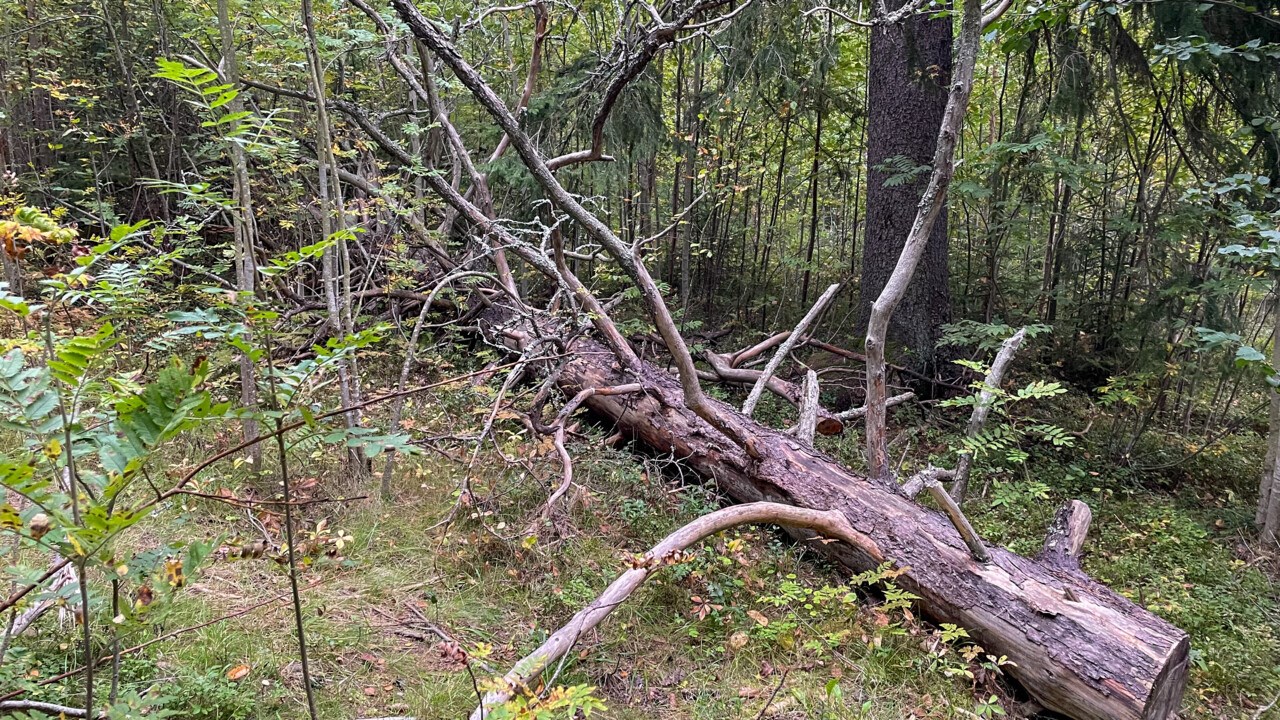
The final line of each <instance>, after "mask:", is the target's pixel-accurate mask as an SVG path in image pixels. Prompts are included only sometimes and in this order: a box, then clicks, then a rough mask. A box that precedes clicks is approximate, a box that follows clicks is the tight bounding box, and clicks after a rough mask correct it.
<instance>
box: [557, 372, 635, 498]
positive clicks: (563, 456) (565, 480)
mask: <svg viewBox="0 0 1280 720" xmlns="http://www.w3.org/2000/svg"><path fill="white" fill-rule="evenodd" d="M643 391H644V386H643V385H641V384H639V383H632V384H630V385H616V386H614V387H607V388H583V389H582V390H581V391H580V392H579V393H578V394H577V395H574V396H573V398H572V399H571V400H569V402H567V403H565V406H564V407H563V408H561V409H560V414H559V415H557V416H556V420H555V423H554V424H553V428H554V432H553V433H552V442H553V443H554V444H555V448H556V454H557V455H559V456H560V466H561V467H562V468H563V475H562V478H561V480H560V486H559V487H557V488H556V489H555V492H553V493H551V496H550V497H548V498H547V502H546V504H545V505H543V510H542V517H543V518H549V517H550V516H551V513H552V512H554V510H555V506H556V503H557V502H559V500H560V498H561V497H562V496H563V495H564V494H565V493H566V492H568V491H569V488H570V486H572V485H573V458H571V457H570V456H569V451H568V450H567V449H566V448H565V446H564V442H565V433H566V432H567V431H566V426H567V425H568V423H569V416H570V415H573V413H574V411H576V410H577V409H578V408H579V407H581V406H582V403H584V402H586V400H587V398H590V397H594V396H596V395H625V394H628V393H636V392H643Z"/></svg>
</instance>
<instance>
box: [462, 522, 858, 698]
mask: <svg viewBox="0 0 1280 720" xmlns="http://www.w3.org/2000/svg"><path fill="white" fill-rule="evenodd" d="M752 523H769V524H777V525H785V526H788V527H796V528H806V529H808V530H812V531H814V532H817V533H820V534H821V535H823V536H826V537H829V538H836V539H840V540H844V541H845V542H848V543H851V544H855V545H858V544H862V545H866V544H867V543H868V542H869V541H868V540H867V539H866V537H865V536H863V535H862V534H860V533H858V532H857V531H856V530H854V529H853V527H852V526H850V525H849V522H848V521H847V520H845V518H844V516H843V515H841V514H840V513H838V512H834V511H823V510H810V509H807V508H799V507H795V506H793V505H783V504H781V503H771V502H757V503H748V504H746V505H735V506H733V507H728V508H725V509H723V510H717V511H715V512H713V513H710V514H707V515H704V516H702V517H700V518H698V519H697V520H694V521H693V522H691V523H689V524H688V525H685V526H684V527H682V528H680V529H679V530H676V531H675V532H673V533H671V534H670V535H668V536H667V537H666V538H664V539H663V540H662V541H661V542H659V543H658V544H657V545H655V546H654V547H653V549H651V550H650V551H649V552H647V553H645V554H644V556H643V557H641V558H637V559H635V560H634V561H632V563H631V565H632V568H631V569H630V570H627V571H626V572H624V573H622V575H620V576H618V578H617V579H616V580H614V581H613V582H612V583H611V584H610V585H609V587H607V588H605V591H604V592H602V593H601V594H600V596H599V597H597V598H596V599H595V600H594V601H592V602H591V604H589V605H587V607H585V608H583V609H582V610H579V611H578V613H577V614H575V615H574V616H573V618H572V619H571V620H569V622H568V623H566V624H565V625H563V626H562V627H561V628H560V629H559V630H556V631H555V632H554V633H552V634H551V637H549V638H547V640H546V642H544V643H543V644H542V645H541V646H540V647H539V648H538V649H537V650H534V651H533V652H532V653H530V654H528V655H526V656H525V657H523V658H521V659H520V660H519V661H518V662H516V664H515V665H514V666H513V667H512V669H511V670H510V671H508V672H507V674H506V675H504V676H503V677H502V679H501V683H502V688H501V689H498V690H493V691H490V692H489V693H487V694H485V696H484V700H483V702H482V704H481V706H480V707H478V708H476V709H475V711H474V712H472V713H471V719H472V720H483V718H486V717H488V715H489V713H490V712H491V711H492V710H493V708H495V707H498V706H500V705H502V704H503V703H504V702H506V701H507V700H510V699H511V698H512V697H514V696H515V695H516V694H518V693H525V692H530V689H529V683H530V682H532V681H533V679H534V678H536V677H537V676H538V675H540V674H541V673H542V671H543V670H545V669H546V668H547V667H548V666H550V665H551V664H552V663H554V662H555V661H557V660H559V659H560V658H561V657H563V656H564V655H565V654H566V653H568V652H569V650H570V649H571V648H573V646H574V645H575V644H576V643H577V642H578V639H579V638H581V637H582V636H583V634H585V633H587V632H589V631H591V630H592V629H594V628H595V627H596V626H597V625H599V624H600V623H601V622H602V621H603V620H604V619H605V618H606V617H608V616H609V614H610V613H612V612H613V611H614V609H615V608H617V607H618V606H619V605H621V604H622V603H623V602H625V601H626V600H627V598H628V597H630V596H631V594H632V593H633V592H635V590H636V589H637V588H639V587H640V586H641V585H642V584H643V583H644V581H645V580H647V579H648V578H649V576H650V575H652V574H653V573H654V572H656V571H657V570H659V569H661V568H662V567H664V566H666V565H671V564H675V563H676V562H678V559H679V557H680V554H681V553H682V551H684V550H686V549H687V548H689V547H690V546H691V545H693V544H694V543H696V542H698V541H700V540H702V539H703V538H706V537H708V536H710V535H714V534H716V533H718V532H722V531H724V530H728V529H730V528H734V527H737V526H739V525H746V524H752Z"/></svg>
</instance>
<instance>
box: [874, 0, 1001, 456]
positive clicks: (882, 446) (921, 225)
mask: <svg viewBox="0 0 1280 720" xmlns="http://www.w3.org/2000/svg"><path fill="white" fill-rule="evenodd" d="M908 4H910V3H908ZM879 5H880V7H881V15H886V14H887V13H885V12H883V8H884V3H883V0H880V1H879ZM981 42H982V6H981V3H980V1H979V0H964V10H963V14H962V16H961V21H960V37H959V39H958V42H957V49H956V64H955V74H954V76H953V77H952V81H951V89H950V92H949V93H948V96H947V108H946V111H945V112H944V114H943V117H942V127H941V128H940V129H939V130H938V142H937V147H936V148H935V151H934V155H933V171H932V172H931V173H930V175H929V183H928V185H926V186H925V190H924V193H923V194H922V195H921V196H920V203H919V205H918V206H917V208H916V217H915V220H914V222H913V223H912V225H911V231H910V232H909V233H908V234H907V239H906V242H905V243H904V244H903V246H902V253H901V254H900V255H899V256H898V262H897V264H896V265H895V266H894V268H893V273H891V274H890V276H889V280H888V281H887V282H886V283H885V286H884V290H882V291H881V293H880V296H879V297H878V298H876V301H875V302H874V303H873V304H872V306H871V317H870V319H869V320H868V322H867V344H866V347H867V397H866V407H867V420H866V425H867V466H868V467H869V468H870V471H871V475H872V476H873V477H876V478H879V479H882V480H887V479H888V478H889V477H890V474H891V471H890V469H889V455H888V450H887V445H888V429H887V418H886V413H885V410H886V405H885V397H886V395H887V382H886V379H885V341H886V336H887V334H888V331H889V320H890V318H892V317H893V311H894V309H896V308H897V306H898V303H899V302H901V301H902V298H903V296H904V295H905V294H906V291H907V286H908V285H909V284H910V283H911V277H912V276H913V275H915V271H916V265H918V264H919V262H920V258H921V257H922V256H923V255H924V250H925V245H926V244H927V243H928V240H929V233H930V231H931V230H932V229H933V224H934V222H935V221H936V220H937V218H938V215H939V213H941V212H942V207H943V205H944V204H945V202H946V193H947V188H948V187H949V186H950V185H951V176H952V175H953V174H954V172H955V150H956V144H957V142H958V141H959V138H960V129H961V127H962V126H963V124H964V116H965V113H966V112H967V110H968V108H969V95H970V93H971V92H972V90H973V74H974V68H975V66H976V65H977V61H978V48H979V45H980V44H981Z"/></svg>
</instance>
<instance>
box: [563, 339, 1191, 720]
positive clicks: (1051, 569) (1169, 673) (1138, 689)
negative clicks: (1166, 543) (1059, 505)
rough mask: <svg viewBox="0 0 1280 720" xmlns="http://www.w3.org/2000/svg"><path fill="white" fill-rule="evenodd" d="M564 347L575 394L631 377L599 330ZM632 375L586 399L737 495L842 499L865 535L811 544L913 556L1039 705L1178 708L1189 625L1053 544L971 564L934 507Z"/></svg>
mask: <svg viewBox="0 0 1280 720" xmlns="http://www.w3.org/2000/svg"><path fill="white" fill-rule="evenodd" d="M572 349H573V352H574V353H575V359H574V360H573V361H572V362H570V363H569V364H568V365H567V366H566V367H565V368H564V369H563V371H562V372H561V373H560V375H559V378H558V382H559V384H560V385H561V387H562V388H563V389H564V390H565V391H566V392H568V393H569V394H570V395H573V394H574V393H576V392H577V391H579V390H581V389H583V388H588V387H596V388H600V387H608V386H613V385H619V384H624V383H631V382H635V381H636V378H634V377H632V376H630V375H628V374H625V373H623V372H622V371H621V370H620V369H619V367H618V365H617V363H616V362H614V360H613V356H612V354H611V353H610V352H609V351H608V350H607V349H606V348H605V347H604V346H602V345H600V344H598V343H596V342H595V341H593V340H589V339H583V340H579V341H577V342H576V343H574V345H573V346H572ZM639 379H640V380H641V381H642V382H643V384H644V385H645V386H646V388H647V391H646V393H645V394H644V395H623V396H602V395H596V396H594V397H591V398H589V399H588V400H587V401H586V403H585V404H586V405H587V406H588V407H589V408H591V409H592V410H593V411H595V412H597V413H600V414H601V415H603V416H605V417H607V418H609V419H610V420H612V421H613V422H614V423H616V425H617V427H618V428H619V430H621V431H623V432H624V433H626V434H629V435H630V436H631V437H633V438H634V439H636V440H638V441H640V442H642V443H643V444H645V445H647V446H649V447H651V448H653V449H656V450H658V451H661V452H672V453H674V454H675V455H676V456H678V457H681V458H683V459H684V460H685V461H686V462H687V463H688V464H689V465H690V466H692V467H693V468H694V469H695V470H696V471H697V472H699V473H700V474H702V475H703V476H704V477H706V478H709V479H711V480H713V481H714V482H715V483H716V484H717V485H718V486H719V487H720V488H721V489H722V490H723V491H724V492H725V493H727V494H728V495H729V496H731V497H732V498H733V499H735V500H737V501H739V502H751V501H757V500H771V501H777V502H785V503H790V504H794V505H798V506H802V507H809V508H814V509H820V510H839V511H841V512H842V513H844V515H845V516H846V517H847V518H848V520H849V522H850V523H851V524H852V526H853V527H854V528H855V529H856V530H857V531H858V532H860V533H863V534H865V536H866V542H865V543H861V544H859V545H858V546H857V547H855V546H853V545H847V544H844V543H820V544H817V547H818V548H819V549H821V550H822V551H823V552H824V553H826V554H828V555H829V556H831V557H832V558H834V559H835V560H836V561H838V562H840V563H841V564H843V565H845V566H847V567H849V568H851V569H853V570H855V571H863V570H867V569H870V568H874V567H877V566H879V565H880V564H881V563H884V562H886V561H892V562H894V563H895V564H897V565H898V566H900V567H909V568H910V570H909V571H908V572H906V573H905V574H904V575H902V576H901V577H900V578H899V581H900V582H901V583H902V584H903V586H904V587H906V588H907V589H909V590H910V591H911V592H914V593H915V594H917V595H919V596H920V597H921V600H920V607H921V609H922V610H923V611H924V612H925V613H926V614H927V615H929V616H930V617H932V618H933V619H935V620H937V621H939V622H950V623H955V624H957V625H960V626H962V627H964V628H966V629H967V630H968V631H969V632H970V634H971V635H972V637H973V638H974V639H975V640H976V641H977V642H979V643H981V644H982V645H983V646H984V647H986V648H987V650H988V651H989V652H993V653H995V654H998V655H999V654H1003V655H1007V656H1008V657H1009V658H1010V659H1011V660H1013V661H1014V662H1015V663H1017V665H1016V667H1012V668H1010V669H1009V672H1010V674H1011V675H1012V676H1013V677H1014V678H1015V679H1016V680H1017V681H1018V682H1019V683H1021V685H1022V686H1023V687H1024V688H1025V689H1026V690H1027V691H1028V692H1029V693H1030V694H1031V695H1032V696H1033V697H1034V698H1035V699H1036V700H1038V701H1039V702H1040V703H1041V704H1043V705H1044V706H1045V707H1046V708H1049V709H1051V710H1053V711H1055V712H1058V713H1062V714H1064V715H1066V716H1068V717H1070V718H1076V719H1077V720H1137V719H1143V720H1147V719H1151V720H1164V719H1165V718H1169V717H1171V716H1172V714H1173V713H1174V712H1175V711H1176V710H1177V709H1178V705H1179V702H1180V700H1181V697H1182V693H1183V690H1184V688H1185V685H1186V675H1187V653H1188V647H1189V643H1188V638H1187V634H1186V633H1184V632H1183V631H1181V630H1179V629H1178V628H1176V627H1174V626H1173V625H1170V624H1169V623H1167V622H1165V621H1164V620H1162V619H1160V618H1158V617H1156V616H1155V615H1153V614H1151V613H1150V612H1148V611H1147V610H1145V609H1144V608H1141V607H1139V606H1137V605H1135V604H1133V603H1131V602H1129V601H1128V600H1126V599H1125V598H1123V597H1121V596H1120V595H1118V594H1116V593H1114V592H1112V591H1111V590H1110V589H1108V588H1106V587H1104V586H1103V585H1101V584H1099V583H1097V582H1095V581H1093V580H1091V579H1090V578H1089V577H1087V576H1086V575H1084V574H1083V573H1082V572H1080V571H1079V570H1078V569H1076V567H1075V566H1074V564H1073V563H1071V562H1063V561H1062V559H1061V557H1060V556H1058V555H1057V554H1050V555H1046V556H1045V557H1043V558H1042V559H1039V560H1032V559H1028V558H1024V557H1021V556H1019V555H1015V554H1013V553H1011V552H1009V551H1007V550H1005V549H1003V548H998V547H992V548H990V549H989V550H990V555H991V562H990V563H989V564H986V565H983V564H979V563H977V562H975V561H974V560H973V559H972V557H971V556H970V554H969V551H968V550H967V549H966V547H965V544H964V543H963V541H962V540H961V539H960V536H959V535H958V533H957V532H956V530H955V529H954V527H953V526H952V525H951V524H950V522H949V521H948V520H947V519H946V518H945V517H944V516H943V515H942V514H941V513H939V512H936V511H934V510H931V509H928V508H925V507H922V506H920V505H917V504H916V503H914V502H912V501H911V500H910V499H908V498H907V497H906V496H905V495H903V494H902V492H901V491H900V490H899V489H898V488H897V487H895V486H893V485H891V484H888V483H877V482H874V481H871V480H868V479H865V478H862V477H859V476H857V475H854V474H853V473H850V472H849V471H848V470H846V469H845V468H843V467H842V466H841V465H840V464H839V463H838V462H836V461H835V460H834V459H832V458H830V457H828V456H826V455H824V454H823V453H821V452H817V451H814V450H812V449H810V448H808V447H806V446H804V445H802V444H801V443H800V442H799V441H797V440H795V439H794V438H792V437H791V436H789V435H786V434H784V433H781V432H779V431H777V430H773V429H771V428H768V427H765V426H763V425H759V424H756V423H753V422H751V421H750V420H746V419H745V418H744V419H743V421H744V422H746V423H748V427H750V429H751V430H753V431H754V433H755V437H756V441H757V443H758V448H759V449H760V451H761V456H762V457H763V460H762V461H760V462H754V461H752V460H750V459H749V458H748V457H747V455H746V453H744V452H742V450H741V449H739V448H738V447H737V446H736V445H734V444H733V443H731V442H730V441H729V440H727V439H726V438H725V437H724V436H723V435H721V434H720V433H719V432H717V431H716V430H714V429H713V428H712V427H711V426H709V425H708V424H706V423H705V422H704V421H703V420H701V419H700V418H698V417H697V416H696V415H695V414H694V413H693V412H692V411H690V410H689V409H687V408H686V407H685V405H684V402H683V400H682V399H681V398H682V396H681V392H680V387H679V385H678V383H677V382H676V381H675V380H674V379H673V378H672V377H670V376H669V375H668V374H667V373H665V372H663V371H662V370H660V369H658V368H656V367H654V366H652V365H648V364H646V365H644V367H643V377H641V378H639ZM725 410H726V411H728V412H732V410H731V409H729V408H728V407H727V406H726V407H725ZM794 534H796V535H798V536H803V535H804V533H802V532H796V533H794Z"/></svg>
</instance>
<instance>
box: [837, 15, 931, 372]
mask: <svg viewBox="0 0 1280 720" xmlns="http://www.w3.org/2000/svg"><path fill="white" fill-rule="evenodd" d="M904 4H905V3H904V2H901V1H899V0H890V2H889V3H888V5H889V9H890V10H896V9H898V8H899V7H901V6H903V5H904ZM951 23H952V18H950V17H942V18H930V17H928V15H925V14H916V15H912V16H910V17H909V18H908V19H907V20H904V21H903V22H901V23H891V24H882V25H877V26H876V27H874V28H872V29H871V44H870V48H871V49H870V60H869V69H868V78H867V221H866V238H865V240H864V242H863V250H862V285H861V293H860V296H859V301H858V307H859V328H860V329H865V328H866V327H867V321H868V319H869V318H870V316H871V306H872V303H874V302H875V300H876V298H877V297H879V296H880V292H881V290H883V289H884V287H885V284H886V283H887V282H888V281H889V276H890V275H892V274H893V269H894V266H895V265H897V262H898V256H899V255H900V254H901V253H902V248H903V245H904V244H905V242H906V239H907V235H908V234H909V233H910V232H911V226H912V223H913V222H914V221H915V218H916V207H917V205H918V204H919V201H920V197H921V195H922V194H923V193H924V190H925V187H926V185H927V184H928V181H929V173H928V171H927V170H926V171H920V172H913V173H912V174H910V180H908V181H906V182H901V178H898V182H895V183H894V184H893V186H892V187H890V186H886V184H885V183H886V181H888V180H890V178H892V177H893V176H895V175H899V176H901V175H902V174H903V173H902V172H901V170H902V166H903V165H906V166H909V167H912V168H922V167H923V168H929V167H932V165H933V158H934V150H935V148H936V147H937V140H938V128H939V127H941V125H942V118H943V114H944V113H945V111H946V107H947V86H948V84H949V83H950V82H951ZM919 273H920V275H919V276H918V277H917V278H916V282H913V283H912V284H911V286H910V287H909V288H908V290H907V293H906V296H905V297H903V299H902V301H901V303H900V304H899V305H898V308H897V310H896V312H895V313H894V315H893V319H892V321H891V323H890V325H889V340H890V342H893V343H897V344H900V345H902V346H903V347H904V348H905V349H907V350H909V351H910V352H911V353H912V355H913V356H914V359H913V362H912V363H910V364H913V365H916V366H917V367H918V368H929V367H930V366H931V364H932V361H933V351H934V346H935V345H936V343H937V340H938V337H939V328H940V327H941V326H942V325H943V324H944V323H946V322H948V321H949V320H950V319H951V317H950V316H951V294H950V291H949V289H948V284H947V283H948V273H947V213H946V209H945V200H944V209H943V211H942V213H941V214H940V215H939V216H938V219H937V220H936V221H935V222H934V225H933V229H932V231H931V232H930V234H929V239H928V243H927V245H926V248H925V252H924V258H923V259H922V262H921V267H920V269H919Z"/></svg>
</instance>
